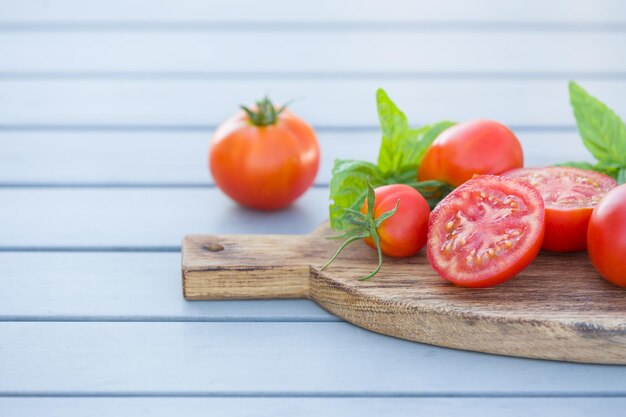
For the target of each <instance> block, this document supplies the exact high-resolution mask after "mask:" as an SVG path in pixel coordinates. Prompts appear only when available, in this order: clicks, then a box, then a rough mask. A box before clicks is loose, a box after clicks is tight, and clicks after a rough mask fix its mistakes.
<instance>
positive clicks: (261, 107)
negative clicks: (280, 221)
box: [209, 98, 320, 210]
mask: <svg viewBox="0 0 626 417" xmlns="http://www.w3.org/2000/svg"><path fill="white" fill-rule="evenodd" d="M243 109H244V111H242V112H240V113H238V114H235V115H234V116H233V117H231V118H230V119H228V120H226V121H225V122H224V123H223V124H222V125H220V126H219V127H218V128H217V130H216V131H215V133H214V135H213V138H212V140H211V145H210V147H209V167H210V170H211V174H212V175H213V179H214V180H215V183H216V184H217V186H218V187H219V188H220V189H221V190H222V191H224V193H226V195H228V196H229V197H230V198H232V199H233V200H235V201H237V202H238V203H240V204H242V205H244V206H248V207H252V208H256V209H261V210H274V209H279V208H283V207H286V206H288V205H289V204H291V203H292V202H293V201H294V200H295V199H296V198H298V197H300V196H301V195H302V194H303V193H304V192H305V191H306V190H307V189H308V188H309V187H310V186H311V185H312V184H313V181H314V180H315V176H316V175H317V169H318V167H319V159H320V155H319V145H318V143H317V139H316V137H315V133H314V132H313V129H312V128H311V127H310V126H309V125H308V124H306V123H305V122H304V121H302V120H301V119H299V118H298V117H297V116H295V115H294V114H293V113H291V112H290V111H288V110H285V109H284V107H283V108H280V109H277V108H275V107H274V105H273V104H272V103H271V102H270V101H269V99H267V98H266V99H264V100H261V101H259V102H257V106H256V107H255V108H253V109H248V108H245V107H244V108H243Z"/></svg>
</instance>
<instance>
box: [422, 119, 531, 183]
mask: <svg viewBox="0 0 626 417" xmlns="http://www.w3.org/2000/svg"><path fill="white" fill-rule="evenodd" d="M522 166H524V154H523V152H522V145H521V144H520V143H519V140H518V139H517V137H516V136H515V135H514V134H513V132H511V130H510V129H509V128H508V127H506V126H504V125H503V124H501V123H498V122H495V121H492V120H472V121H469V122H465V123H459V124H457V125H454V126H452V127H449V128H448V129H446V130H444V131H443V132H442V133H441V134H440V135H439V136H438V137H437V139H435V141H434V142H433V143H432V144H431V146H430V148H428V151H426V154H425V155H424V158H423V159H422V162H421V165H420V166H419V168H418V175H417V176H418V178H419V180H420V181H427V180H439V181H444V182H447V183H448V184H450V185H453V186H455V187H457V186H459V185H461V184H463V183H464V182H465V181H467V180H469V179H471V178H472V177H473V176H474V174H479V175H483V174H501V173H503V172H505V171H509V170H511V169H514V168H521V167H522Z"/></svg>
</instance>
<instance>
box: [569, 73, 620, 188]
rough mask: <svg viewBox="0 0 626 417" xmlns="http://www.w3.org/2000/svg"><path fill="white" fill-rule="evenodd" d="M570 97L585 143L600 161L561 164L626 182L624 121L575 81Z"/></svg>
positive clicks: (570, 86)
mask: <svg viewBox="0 0 626 417" xmlns="http://www.w3.org/2000/svg"><path fill="white" fill-rule="evenodd" d="M569 97H570V102H571V104H572V107H573V109H574V117H575V118H576V126H577V127H578V132H579V134H580V137H581V138H582V141H583V144H584V145H585V146H586V147H587V149H589V152H591V154H592V155H593V156H594V157H595V158H596V160H597V162H596V163H595V164H590V163H588V162H566V163H564V164H558V165H561V166H571V167H575V168H582V169H588V170H592V171H597V172H600V173H602V174H606V175H609V176H610V177H613V179H615V180H616V181H617V183H618V184H624V183H626V125H625V124H624V121H623V120H622V119H621V118H620V117H619V116H618V115H617V114H615V112H614V111H613V110H611V109H610V108H609V107H608V106H607V105H605V104H604V103H602V102H601V101H600V100H598V99H597V98H595V97H593V96H592V95H590V94H589V93H587V92H586V91H585V90H584V89H583V88H582V87H581V86H580V85H578V84H576V83H575V82H573V81H570V83H569Z"/></svg>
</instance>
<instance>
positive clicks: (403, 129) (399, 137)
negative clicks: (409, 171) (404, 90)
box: [376, 88, 415, 174]
mask: <svg viewBox="0 0 626 417" xmlns="http://www.w3.org/2000/svg"><path fill="white" fill-rule="evenodd" d="M376 106H377V107H378V119H379V121H380V130H381V131H382V135H383V137H382V141H381V144H380V152H379V154H378V167H379V168H380V170H381V172H383V173H384V174H387V173H390V172H394V171H396V170H397V169H398V168H400V167H402V166H404V165H409V164H407V163H405V159H406V158H407V157H408V158H409V159H410V158H411V157H412V155H403V152H402V149H401V148H402V147H403V146H402V145H403V143H404V142H406V141H407V140H410V138H409V136H411V135H413V136H415V133H414V132H412V131H411V129H409V122H408V121H407V119H406V116H405V115H404V113H402V111H400V109H399V108H398V107H397V106H396V105H395V103H394V102H393V101H391V99H390V98H389V96H388V95H387V93H386V92H385V91H384V90H383V89H382V88H379V89H378V91H376Z"/></svg>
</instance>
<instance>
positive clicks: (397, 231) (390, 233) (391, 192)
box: [361, 184, 430, 258]
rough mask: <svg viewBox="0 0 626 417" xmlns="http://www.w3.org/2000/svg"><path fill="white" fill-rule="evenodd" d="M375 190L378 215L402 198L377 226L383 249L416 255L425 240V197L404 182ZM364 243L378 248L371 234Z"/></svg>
mask: <svg viewBox="0 0 626 417" xmlns="http://www.w3.org/2000/svg"><path fill="white" fill-rule="evenodd" d="M374 192H375V195H376V198H375V204H374V217H375V218H378V217H380V215H381V214H383V213H384V212H386V211H389V210H392V209H393V208H394V207H395V206H396V203H397V202H398V200H400V204H399V205H398V210H397V211H396V212H395V214H394V215H393V216H391V217H390V218H388V219H387V220H385V221H383V222H382V224H381V225H380V227H379V228H378V236H379V237H380V246H381V249H382V251H383V253H384V254H385V255H388V256H392V257H396V258H401V257H405V256H412V255H415V254H416V253H417V252H419V251H420V249H422V248H423V247H424V244H425V243H426V234H427V232H428V216H429V214H430V207H429V206H428V203H427V202H426V199H424V197H422V195H421V194H420V193H419V192H418V191H416V190H415V189H414V188H412V187H409V186H408V185H404V184H393V185H384V186H382V187H378V188H376V189H375V190H374ZM361 213H363V214H367V201H365V202H364V203H363V207H361ZM365 243H367V244H368V245H369V246H371V247H372V248H374V249H376V244H375V243H374V239H372V237H368V238H366V239H365Z"/></svg>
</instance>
